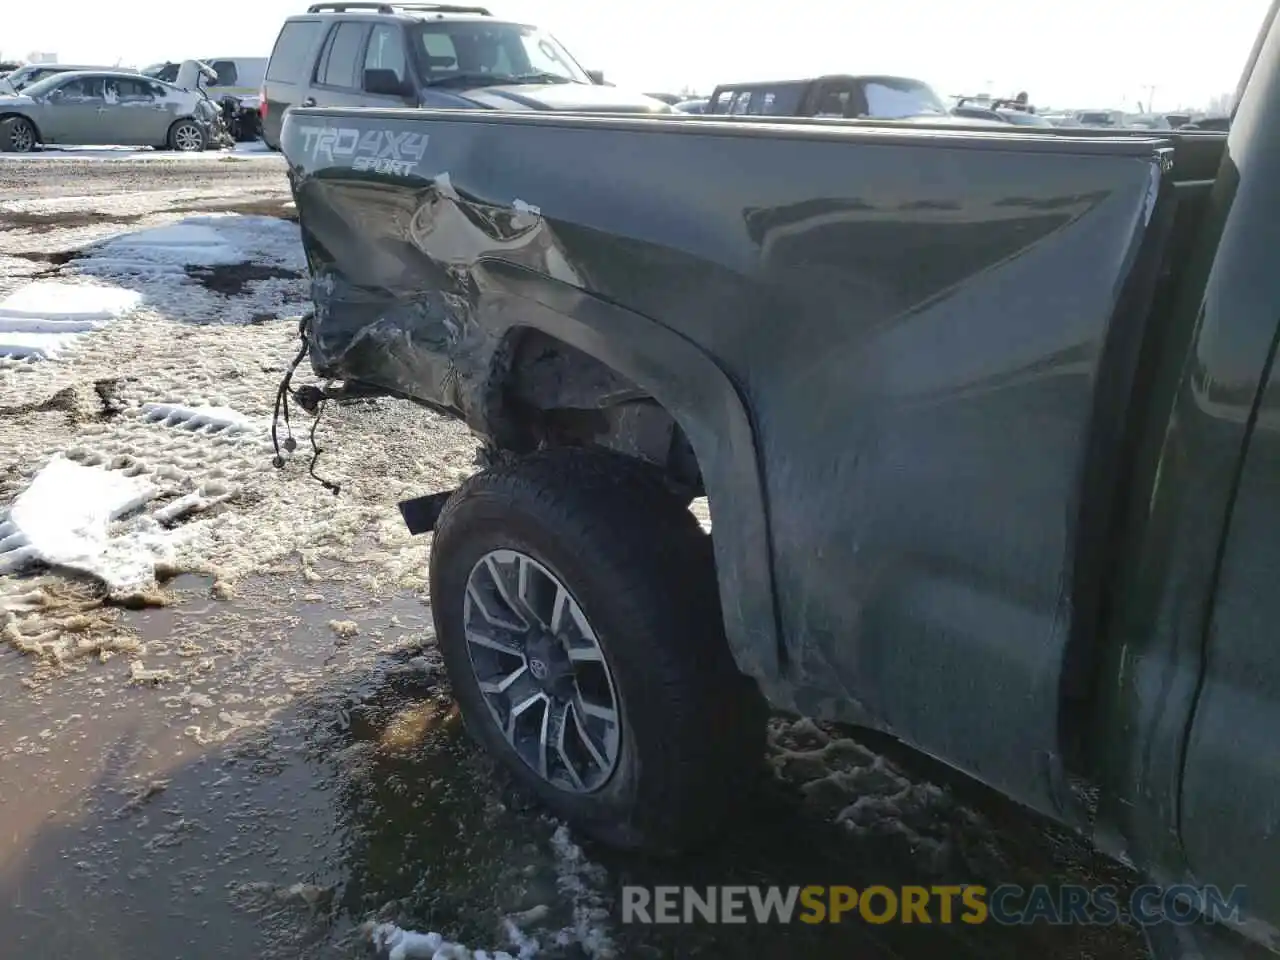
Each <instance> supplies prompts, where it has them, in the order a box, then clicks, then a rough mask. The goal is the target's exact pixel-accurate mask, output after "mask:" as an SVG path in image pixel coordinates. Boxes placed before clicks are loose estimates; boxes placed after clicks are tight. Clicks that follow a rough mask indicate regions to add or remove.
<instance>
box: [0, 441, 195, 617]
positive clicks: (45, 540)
mask: <svg viewBox="0 0 1280 960" xmlns="http://www.w3.org/2000/svg"><path fill="white" fill-rule="evenodd" d="M157 492H158V491H157V489H156V487H155V486H154V485H153V484H152V483H151V482H150V481H149V480H147V479H146V478H144V477H139V476H129V475H127V474H125V473H122V472H120V471H116V470H103V469H101V468H98V467H85V466H81V465H80V464H78V463H74V462H73V461H71V460H68V459H67V458H65V457H63V456H56V457H54V458H53V459H52V460H50V461H49V463H48V464H47V465H46V466H45V467H44V469H43V470H41V471H40V472H39V473H38V474H37V475H36V478H35V480H34V481H32V483H31V486H29V487H28V488H27V489H26V490H25V491H24V492H23V493H22V494H20V495H19V496H18V498H17V499H16V500H15V501H14V503H13V508H12V509H11V510H10V511H9V518H8V521H7V522H6V524H5V526H4V527H0V532H3V531H8V534H7V536H5V537H4V538H3V540H0V549H2V550H4V551H5V552H3V553H0V572H6V568H12V569H16V568H18V567H19V566H22V565H25V564H27V563H30V562H32V561H41V562H43V563H46V564H48V565H49V566H52V567H63V568H68V569H72V570H79V571H81V572H84V573H88V574H91V575H92V576H95V577H97V578H98V579H100V580H102V581H103V583H105V584H106V585H107V587H108V588H109V589H110V590H111V591H112V592H132V591H137V590H141V589H144V588H146V587H148V586H150V585H151V583H152V582H153V580H154V577H155V564H156V561H157V559H158V558H159V557H160V556H161V555H163V554H164V553H166V552H167V551H168V550H170V549H171V547H172V544H171V543H170V542H169V541H170V540H171V539H172V538H171V537H170V535H169V534H168V533H167V532H166V531H163V530H162V529H161V528H159V525H158V524H152V525H146V524H142V525H137V526H135V528H134V529H132V530H130V531H128V532H124V533H118V534H113V532H112V530H111V527H112V524H113V523H114V521H116V520H118V519H119V518H120V517H121V516H123V515H124V514H127V513H129V512H131V511H133V510H137V509H138V508H139V507H141V506H142V505H144V504H145V503H147V502H148V501H149V500H151V499H152V498H154V497H155V495H156V494H157ZM6 558H8V559H6Z"/></svg>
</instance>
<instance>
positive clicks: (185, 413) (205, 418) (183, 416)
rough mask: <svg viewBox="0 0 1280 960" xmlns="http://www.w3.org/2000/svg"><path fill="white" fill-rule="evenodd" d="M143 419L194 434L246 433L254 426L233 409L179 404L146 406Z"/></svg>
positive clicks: (143, 410)
mask: <svg viewBox="0 0 1280 960" xmlns="http://www.w3.org/2000/svg"><path fill="white" fill-rule="evenodd" d="M142 418H143V419H144V420H146V421H148V422H149V423H159V424H162V425H164V426H166V427H179V428H181V429H183V430H190V431H191V432H192V433H205V434H212V433H224V432H225V433H227V434H237V433H244V432H246V431H248V430H250V429H252V427H253V422H252V421H251V420H250V419H249V418H248V417H246V416H244V415H243V414H241V413H237V412H236V411H235V410H232V409H231V408H230V407H207V406H200V407H188V406H183V405H182V404H178V403H144V404H143V405H142Z"/></svg>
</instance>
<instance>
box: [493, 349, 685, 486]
mask: <svg viewBox="0 0 1280 960" xmlns="http://www.w3.org/2000/svg"><path fill="white" fill-rule="evenodd" d="M498 356H499V361H498V369H497V370H496V371H495V376H494V378H493V381H492V383H493V385H494V388H495V389H493V390H492V392H491V398H490V404H489V405H490V410H489V415H488V417H487V419H488V421H489V423H490V424H491V425H492V427H493V428H494V429H493V435H492V440H493V442H494V444H495V445H496V446H497V447H498V448H499V449H500V450H508V451H511V452H515V453H528V452H531V451H533V450H537V449H544V448H552V447H589V446H597V447H604V448H607V449H610V450H614V451H616V452H618V453H622V454H625V455H627V456H630V457H634V458H636V459H638V460H643V461H646V462H648V463H651V464H653V465H654V466H657V467H658V468H660V469H661V470H662V471H663V473H664V475H665V476H666V477H667V479H668V481H669V482H670V483H671V484H673V485H674V486H676V487H677V488H679V489H680V490H681V491H682V492H684V493H687V494H688V495H689V496H690V497H699V496H703V495H704V493H705V491H704V490H703V483H702V476H701V471H700V470H699V468H698V463H697V458H696V457H695V456H694V452H693V447H692V446H691V445H690V444H689V441H688V438H687V437H685V434H684V431H683V430H681V429H680V425H679V424H678V423H677V422H676V420H675V418H674V417H673V416H672V415H671V414H670V413H669V412H668V411H667V410H666V409H665V408H664V407H663V406H662V404H660V403H659V402H658V401H657V400H655V399H654V398H653V397H652V396H651V395H650V394H649V393H648V392H647V391H646V390H644V389H642V388H641V387H638V386H637V385H636V384H634V383H632V382H631V381H630V380H629V379H627V378H626V377H624V376H622V374H620V373H618V372H617V371H616V370H614V369H613V368H611V367H609V366H608V365H607V364H605V363H602V362H601V361H600V360H597V359H596V358H595V357H593V356H591V355H590V354H587V353H584V352H582V351H581V350H579V349H577V348H576V347H573V346H570V345H569V344H567V343H565V342H563V341H561V340H557V339H556V338H555V337H552V336H550V335H548V334H546V333H543V332H542V331H541V330H536V329H533V328H527V327H526V328H520V329H518V330H515V331H512V332H511V333H510V334H509V335H508V338H507V341H506V343H505V344H504V348H503V349H502V350H500V351H499V354H498Z"/></svg>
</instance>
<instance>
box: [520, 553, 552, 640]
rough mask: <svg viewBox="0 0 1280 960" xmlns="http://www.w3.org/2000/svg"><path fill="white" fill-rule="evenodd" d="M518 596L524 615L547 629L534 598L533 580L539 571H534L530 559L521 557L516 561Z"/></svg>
mask: <svg viewBox="0 0 1280 960" xmlns="http://www.w3.org/2000/svg"><path fill="white" fill-rule="evenodd" d="M516 570H517V571H518V572H517V574H516V596H517V597H519V599H520V608H521V611H522V612H523V613H526V614H528V615H529V616H530V617H532V618H533V619H534V620H536V621H537V623H538V626H540V627H544V628H545V627H546V626H547V622H546V621H545V620H543V619H542V614H541V613H539V612H538V603H537V600H536V599H535V598H534V597H533V596H532V591H533V589H534V587H533V578H534V577H536V576H538V575H539V574H538V571H537V570H535V569H534V567H533V564H532V563H530V562H529V558H528V557H526V556H523V555H522V556H521V557H520V559H519V560H517V561H516Z"/></svg>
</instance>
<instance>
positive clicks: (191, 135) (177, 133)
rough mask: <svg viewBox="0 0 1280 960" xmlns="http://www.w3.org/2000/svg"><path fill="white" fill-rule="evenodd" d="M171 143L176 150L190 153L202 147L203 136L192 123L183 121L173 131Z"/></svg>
mask: <svg viewBox="0 0 1280 960" xmlns="http://www.w3.org/2000/svg"><path fill="white" fill-rule="evenodd" d="M173 145H174V147H175V148H177V149H178V150H182V151H184V152H187V153H190V152H192V151H195V150H200V149H201V148H203V147H204V137H203V136H202V135H201V133H200V128H199V127H197V126H196V125H195V124H194V123H183V124H180V125H179V126H178V127H177V128H176V129H175V130H174V131H173Z"/></svg>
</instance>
